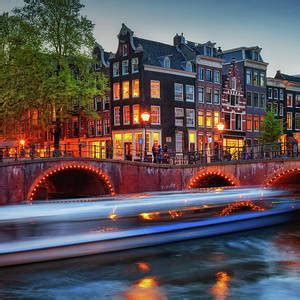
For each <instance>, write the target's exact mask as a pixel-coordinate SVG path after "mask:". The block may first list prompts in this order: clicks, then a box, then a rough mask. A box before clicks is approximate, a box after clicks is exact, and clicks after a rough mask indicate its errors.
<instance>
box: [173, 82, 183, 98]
mask: <svg viewBox="0 0 300 300" xmlns="http://www.w3.org/2000/svg"><path fill="white" fill-rule="evenodd" d="M174 94H175V100H176V101H183V84H181V83H174Z"/></svg>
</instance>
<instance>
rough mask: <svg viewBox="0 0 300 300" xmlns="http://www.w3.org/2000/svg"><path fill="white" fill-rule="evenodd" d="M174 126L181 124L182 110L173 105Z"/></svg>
mask: <svg viewBox="0 0 300 300" xmlns="http://www.w3.org/2000/svg"><path fill="white" fill-rule="evenodd" d="M174 112H175V126H181V127H182V126H183V117H184V110H183V108H181V107H175V108H174Z"/></svg>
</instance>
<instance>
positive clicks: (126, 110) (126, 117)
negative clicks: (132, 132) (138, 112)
mask: <svg viewBox="0 0 300 300" xmlns="http://www.w3.org/2000/svg"><path fill="white" fill-rule="evenodd" d="M123 124H124V125H129V124H130V107H129V105H125V106H123Z"/></svg>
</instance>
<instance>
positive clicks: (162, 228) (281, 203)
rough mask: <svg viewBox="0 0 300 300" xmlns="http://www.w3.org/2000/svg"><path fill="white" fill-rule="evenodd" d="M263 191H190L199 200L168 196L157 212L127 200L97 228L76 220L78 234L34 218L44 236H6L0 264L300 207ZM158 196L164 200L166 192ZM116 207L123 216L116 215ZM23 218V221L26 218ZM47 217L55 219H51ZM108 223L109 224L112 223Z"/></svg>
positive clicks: (246, 221)
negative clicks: (178, 200)
mask: <svg viewBox="0 0 300 300" xmlns="http://www.w3.org/2000/svg"><path fill="white" fill-rule="evenodd" d="M256 191H257V190H256ZM268 193H269V192H266V193H265V195H264V197H263V198H262V197H261V195H259V196H258V197H254V196H253V195H252V196H251V197H250V196H249V197H242V198H241V197H240V196H239V197H237V198H235V196H234V193H230V192H227V193H225V194H226V197H223V198H222V197H218V198H214V199H212V198H209V196H208V195H204V197H205V198H206V197H208V198H207V199H209V201H208V200H207V201H204V200H203V193H202V194H201V193H195V195H193V197H194V196H196V194H198V202H197V201H196V200H195V201H193V202H192V205H185V206H180V205H178V204H177V205H176V204H174V203H176V201H175V200H174V199H173V200H174V203H173V204H174V206H173V207H172V209H170V207H168V205H166V203H164V205H165V206H164V209H162V207H163V206H161V207H160V210H157V209H156V210H153V208H154V206H153V204H152V205H151V206H152V207H151V208H152V211H150V210H148V208H149V207H148V206H149V203H148V204H147V205H146V206H145V205H144V207H143V205H142V204H141V205H140V206H139V207H140V210H139V209H137V205H136V204H137V203H135V205H133V206H132V207H134V209H133V211H134V213H133V212H131V211H130V209H129V208H128V207H129V206H128V203H126V205H127V207H126V209H125V208H124V210H123V211H122V210H121V209H120V207H119V208H118V211H119V212H118V214H117V213H116V212H115V213H114V214H113V215H112V214H109V215H108V217H107V216H106V218H102V219H99V220H98V221H97V222H98V223H97V224H98V228H96V229H95V227H94V225H95V220H94V219H93V217H94V215H92V216H90V217H91V219H90V220H89V221H87V219H86V216H85V219H84V221H82V219H81V221H79V224H81V225H82V224H83V223H82V222H85V224H88V226H87V227H86V229H87V231H86V232H83V233H80V234H70V233H68V232H67V231H66V232H64V234H61V235H59V234H57V235H52V236H51V235H50V236H49V235H48V234H47V228H48V227H47V226H54V228H55V226H56V224H57V223H56V222H57V221H56V222H50V219H49V218H47V222H45V223H44V222H42V220H43V219H39V222H36V223H35V224H34V226H37V227H35V228H38V227H39V226H41V228H43V230H44V231H45V234H44V235H40V236H37V235H35V236H32V237H28V239H24V240H10V241H7V242H4V243H1V244H0V266H9V265H18V264H26V263H33V262H42V261H49V260H57V259H66V258H72V257H79V256H87V255H94V254H102V253H109V252H116V251H123V250H128V249H134V248H141V247H148V246H155V245H161V244H165V243H172V242H179V241H184V240H188V239H195V238H203V237H209V236H214V235H220V234H226V233H232V232H238V231H243V230H250V229H256V228H261V227H266V226H272V225H276V224H281V223H284V222H288V221H291V220H293V218H294V217H295V216H296V215H297V213H298V211H299V203H298V201H297V200H295V199H294V198H288V197H286V196H283V194H282V193H279V194H276V195H277V196H276V198H275V197H274V193H271V192H270V193H269V194H268ZM240 194H241V191H240ZM266 194H267V196H266ZM160 195H161V194H160ZM163 195H164V197H165V198H168V197H167V194H163ZM181 195H182V194H181ZM199 195H200V196H199ZM222 195H223V194H222ZM174 196H175V194H174V195H171V196H170V197H171V198H174ZM185 196H186V195H185ZM228 196H229V198H235V199H234V201H232V200H231V201H228ZM278 196H282V198H278ZM199 197H200V200H199ZM150 198H151V197H150ZM191 198H192V197H191ZM201 199H202V200H201ZM152 200H153V199H152ZM143 201H144V198H143ZM140 202H141V200H140ZM146 202H147V201H146ZM105 204H106V203H105ZM131 204H133V202H132V203H131ZM124 205H125V204H124ZM104 206H105V205H104ZM142 207H143V208H145V207H146V208H147V211H143V210H141V208H142ZM174 207H176V209H174ZM155 208H157V207H155ZM120 211H122V213H123V214H120ZM75 216H77V214H76V215H75ZM75 216H73V217H74V219H70V218H69V219H67V220H65V221H64V222H63V224H62V228H65V227H68V226H66V224H67V223H68V224H70V223H72V222H74V220H75V222H78V220H79V219H80V218H79V219H76V218H75ZM69 217H70V215H69ZM26 220H27V221H28V218H26ZM52 220H54V219H53V218H52ZM59 220H61V219H59ZM6 222H8V219H6ZM20 222H21V221H20V219H18V223H17V224H18V228H19V226H20V224H21V223H20ZM60 222H61V221H60ZM3 224H5V222H4V223H3V221H2V223H1V226H3ZM49 224H50V225H49ZM112 224H113V225H114V227H111V226H112ZM23 226H25V227H26V225H25V223H24V224H21V227H22V228H23ZM48 229H49V228H48ZM23 230H24V228H23Z"/></svg>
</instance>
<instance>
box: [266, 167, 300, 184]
mask: <svg viewBox="0 0 300 300" xmlns="http://www.w3.org/2000/svg"><path fill="white" fill-rule="evenodd" d="M265 185H266V186H268V187H275V186H276V187H291V188H293V187H295V186H297V185H298V189H299V187H300V168H292V169H284V170H281V171H279V172H278V173H276V174H275V175H273V176H272V177H270V178H268V179H267V181H266V182H265Z"/></svg>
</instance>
